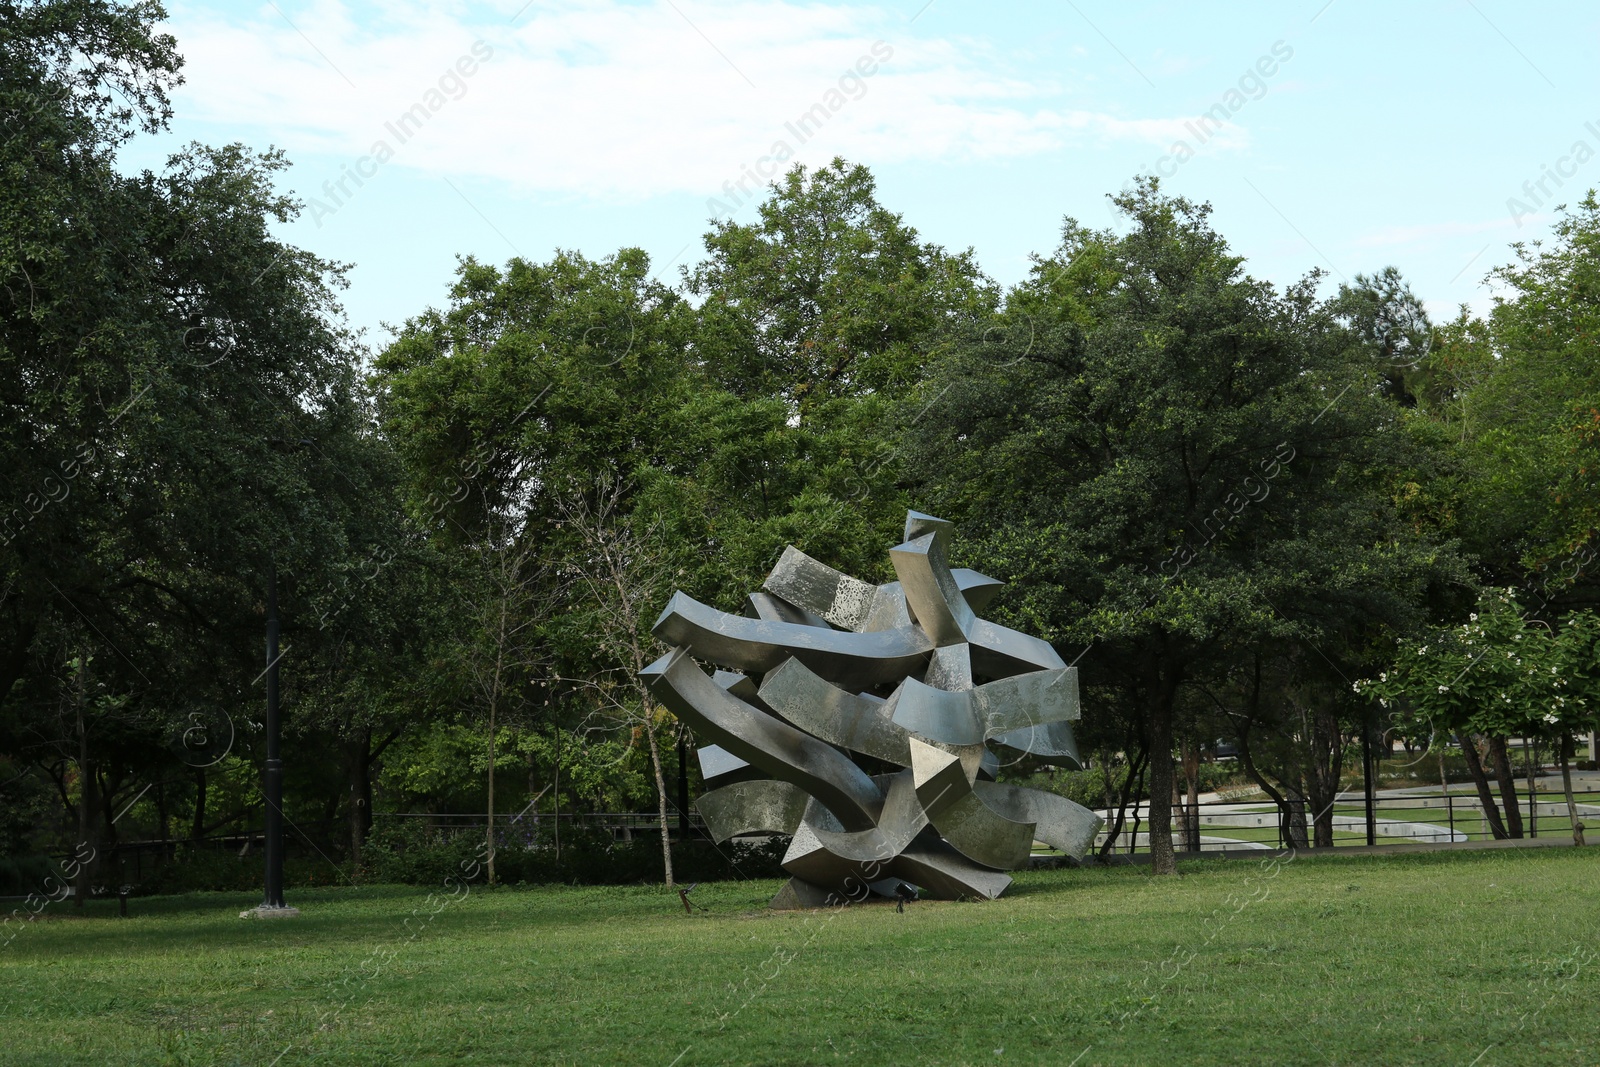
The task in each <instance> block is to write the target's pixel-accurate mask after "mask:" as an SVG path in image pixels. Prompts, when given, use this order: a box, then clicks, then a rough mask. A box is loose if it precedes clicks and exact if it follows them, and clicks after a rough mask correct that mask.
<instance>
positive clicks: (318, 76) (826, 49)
mask: <svg viewBox="0 0 1600 1067" xmlns="http://www.w3.org/2000/svg"><path fill="white" fill-rule="evenodd" d="M520 3H521V0H506V2H503V3H502V4H500V5H499V6H498V7H497V8H496V10H495V11H494V12H493V14H492V16H486V15H482V14H481V13H480V14H479V15H477V16H475V17H473V18H470V19H469V18H468V17H466V16H465V15H463V14H462V12H463V10H464V5H460V4H451V3H444V2H438V3H431V4H430V3H420V2H413V3H409V4H405V5H401V6H396V7H390V8H388V9H386V10H384V11H383V12H382V15H381V18H369V17H367V16H366V15H365V14H364V13H363V15H362V16H361V17H360V18H358V17H357V16H356V15H355V14H354V13H353V12H352V10H351V9H350V8H349V7H347V6H346V5H344V4H341V3H335V2H329V3H316V4H308V5H302V6H295V5H292V4H290V3H288V2H287V0H278V3H277V4H276V5H274V4H271V3H268V4H266V5H264V6H262V7H260V8H257V9H254V10H250V9H244V10H239V9H229V10H228V11H227V14H225V15H224V14H219V13H218V12H217V11H215V10H214V9H201V8H194V7H191V6H188V5H184V4H176V5H174V7H173V14H172V18H171V20H170V23H169V28H170V30H171V31H172V32H173V33H174V34H176V35H177V37H178V40H179V47H180V49H181V50H182V51H183V53H184V55H185V56H186V57H187V61H188V62H187V67H186V70H185V75H186V77H187V79H188V85H187V86H186V87H185V89H184V90H183V91H182V92H181V94H180V97H179V100H178V106H179V107H180V109H181V110H182V111H183V113H184V114H185V115H186V116H188V117H190V118H195V119H199V120H203V121H208V122H213V123H217V124H221V125H224V126H227V127H228V128H230V129H235V128H237V129H240V131H241V132H240V133H239V134H238V136H240V137H241V138H244V139H250V140H254V141H258V142H259V141H263V140H270V141H272V142H273V143H276V144H278V145H280V146H282V147H285V148H287V149H288V150H289V151H290V154H291V156H293V155H296V154H308V153H316V154H325V155H332V156H334V157H335V158H339V157H349V159H350V160H351V161H352V162H353V161H354V160H355V159H356V158H358V157H360V156H362V155H364V154H366V153H367V152H369V151H370V150H371V148H372V146H373V144H374V142H375V141H378V140H380V139H381V140H384V141H386V142H387V143H388V144H389V145H390V147H392V148H394V149H395V156H394V159H393V163H392V165H397V166H405V167H412V168H416V169H418V170H421V171H424V172H427V173H432V174H443V175H449V176H465V177H486V178H491V179H497V180H501V181H505V182H508V183H511V184H513V185H514V186H517V187H521V188H524V189H529V190H536V191H542V192H559V193H570V194H578V195H582V196H586V197H593V198H598V199H603V200H615V199H618V198H630V199H631V198H638V197H645V196H650V195H655V194H659V193H666V192H690V193H696V194H704V195H707V196H710V195H714V194H716V193H717V192H718V190H719V189H720V188H721V187H722V185H723V183H724V182H725V181H727V180H728V179H737V178H738V177H739V175H740V173H741V170H742V169H743V168H744V167H745V166H746V165H747V164H752V163H754V162H755V161H756V160H757V159H758V158H759V157H761V156H763V155H765V154H767V153H768V152H769V151H771V150H772V148H773V147H774V144H775V142H779V141H783V142H785V143H786V144H787V145H788V147H789V148H790V149H792V150H794V151H795V152H796V157H797V158H799V159H801V160H803V161H806V162H809V163H817V162H823V161H826V160H827V159H828V158H830V157H832V156H833V155H836V154H837V155H843V156H846V157H847V158H850V159H853V160H860V161H864V162H868V163H890V162H901V161H915V160H929V161H932V160H953V159H995V158H1004V157H1018V156H1030V155H1036V154H1039V153H1046V152H1051V151H1055V150H1057V149H1059V148H1062V147H1063V146H1067V145H1080V144H1090V143H1098V142H1104V141H1109V140H1117V141H1133V142H1138V143H1143V144H1147V145H1149V146H1150V147H1152V148H1156V149H1161V150H1165V148H1166V147H1167V145H1169V144H1170V143H1171V142H1173V141H1174V140H1176V139H1178V138H1180V137H1182V136H1184V130H1183V122H1184V120H1185V119H1186V118H1188V117H1189V116H1177V117H1170V118H1169V117H1157V118H1125V117H1119V116H1114V115H1110V114H1107V113H1104V112H1103V111H1097V110H1093V109H1091V108H1087V107H1071V106H1065V105H1066V103H1067V98H1068V96H1069V94H1068V93H1067V92H1066V91H1064V90H1063V89H1062V88H1061V87H1060V86H1058V85H1055V84H1052V83H1047V82H1041V81H1038V80H1036V79H1034V80H1030V79H1028V78H1024V77H1021V76H1019V75H1017V74H1015V73H1012V72H1008V71H1007V70H1005V69H1002V64H1003V61H1002V60H999V59H996V58H995V57H993V56H991V55H987V54H985V51H984V50H983V49H982V48H981V47H971V46H966V45H963V44H962V43H960V42H957V41H953V40H948V39H940V38H933V37H922V36H914V35H913V34H912V28H911V27H909V26H907V24H906V22H905V19H904V16H903V15H902V14H901V13H898V12H884V11H879V10H876V9H872V8H860V7H839V6H835V7H828V6H820V5H805V6H801V5H799V4H794V3H788V2H785V0H728V2H722V3H715V4H713V3H708V2H705V0H673V3H667V2H649V3H641V4H624V3H619V2H617V0H597V2H594V3H577V2H570V0H558V2H542V0H536V2H535V3H533V4H530V5H529V6H528V8H527V9H526V11H524V12H523V13H522V14H521V15H520V16H518V18H517V20H516V22H515V23H514V24H513V23H512V21H511V15H512V13H513V12H514V11H515V10H516V8H517V6H518V4H520ZM674 3H675V5H676V7H674ZM279 8H281V9H282V13H280V11H279ZM285 13H286V14H287V16H288V19H292V20H293V25H292V26H291V25H290V23H289V22H288V20H287V19H286V18H285V17H284V14H285ZM691 20H692V21H691ZM479 38H482V39H483V40H484V41H485V42H487V44H488V45H489V46H491V47H492V48H493V50H494V51H493V57H492V58H491V59H490V60H488V61H487V62H485V63H483V64H482V65H481V69H479V70H478V72H477V73H476V74H474V75H473V76H472V77H470V78H468V79H465V82H466V91H465V93H464V94H463V95H461V96H460V98H459V99H450V100H449V101H448V103H445V104H444V105H443V106H442V107H439V108H438V109H437V111H436V112H435V113H434V114H432V116H431V118H430V119H429V120H428V122H427V124H426V126H425V127H424V129H423V130H422V132H421V133H420V134H418V135H417V136H415V137H413V138H411V139H410V140H409V141H408V142H407V143H405V144H403V145H402V144H399V143H397V141H396V138H394V137H393V135H392V134H390V133H389V132H388V131H387V130H386V127H385V123H389V122H393V121H395V120H396V119H397V117H398V116H399V115H400V114H402V113H403V112H405V111H406V110H407V109H408V108H409V107H411V106H412V105H413V104H415V103H417V102H418V101H420V100H422V99H423V98H424V94H425V93H427V92H428V91H429V90H430V89H434V88H436V87H437V85H438V83H439V79H440V77H441V76H443V75H446V74H447V72H448V71H449V69H450V67H451V66H452V64H454V63H455V62H456V60H457V58H458V57H460V56H462V55H465V54H467V53H468V50H469V48H470V47H471V45H472V44H473V42H474V41H475V40H477V39H479ZM879 41H882V42H883V44H882V45H879V46H878V47H879V50H880V54H881V52H882V51H883V49H884V48H885V47H887V48H888V49H892V57H891V58H889V59H888V60H887V61H881V62H880V63H879V64H878V70H877V72H876V73H875V74H874V75H873V76H871V77H869V78H865V79H863V80H862V81H861V83H860V84H859V85H857V84H856V83H853V82H851V81H850V80H849V79H846V83H845V86H844V88H845V89H846V90H849V91H850V92H843V93H840V92H837V90H839V89H840V79H841V76H842V75H844V74H845V72H846V71H848V70H850V69H851V68H852V67H853V66H854V65H855V64H856V63H857V61H858V60H860V59H862V58H863V57H867V58H868V59H871V58H873V56H872V51H871V50H872V48H873V46H874V44H875V42H879ZM319 53H320V54H319ZM719 53H720V54H719ZM863 87H864V88H863ZM830 90H832V91H835V95H834V96H832V97H829V96H828V95H827V94H828V93H829V92H830ZM851 92H853V93H854V94H855V95H856V97H857V98H854V99H851V98H850V95H851ZM435 99H438V98H435ZM840 101H844V103H843V104H842V106H838V107H837V108H836V109H833V110H830V111H829V112H828V118H827V120H826V122H825V123H822V124H821V129H820V131H818V132H816V133H815V134H814V136H812V137H811V138H810V139H809V140H808V141H807V142H806V143H804V144H803V145H802V144H801V143H800V140H799V138H798V137H797V136H796V135H795V134H794V132H793V131H792V130H791V129H790V127H788V126H786V123H794V122H795V121H796V120H797V118H798V117H799V116H801V115H802V114H804V113H806V112H807V111H808V110H809V109H811V108H813V106H814V105H817V104H819V103H821V104H823V105H824V107H825V108H826V107H827V106H828V104H829V103H830V102H831V103H834V104H838V103H839V102H840ZM326 177H334V178H336V177H337V174H329V175H326ZM301 185H302V187H303V188H305V189H306V190H307V191H309V190H310V189H311V188H312V187H313V186H314V185H315V181H302V183H301Z"/></svg>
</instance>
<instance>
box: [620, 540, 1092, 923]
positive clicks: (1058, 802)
mask: <svg viewBox="0 0 1600 1067" xmlns="http://www.w3.org/2000/svg"><path fill="white" fill-rule="evenodd" d="M950 525H951V524H950V523H948V522H946V521H944V520H942V519H935V518H933V517H931V516H928V515H923V514H921V513H919V512H915V511H913V512H909V513H908V514H907V517H906V527H905V543H904V544H901V545H899V546H897V547H895V548H893V549H891V550H890V552H889V557H890V560H891V562H892V563H893V565H894V570H895V574H896V576H897V577H898V578H899V581H897V582H890V583H888V584H887V585H876V586H875V585H869V584H868V583H866V582H861V581H858V580H856V579H855V578H852V577H850V576H848V575H845V574H841V573H840V572H839V571H836V570H834V569H833V568H832V567H829V566H827V565H825V564H823V563H819V562H818V561H816V560H814V559H812V558H811V557H810V556H807V555H806V554H805V553H803V552H801V551H799V550H798V549H796V548H794V547H793V546H791V547H789V548H788V549H786V550H785V551H784V553H783V557H782V558H781V559H779V560H778V564H777V566H776V567H774V568H773V570H772V573H771V574H770V575H768V576H767V580H766V583H765V585H764V591H763V592H759V593H752V594H751V595H750V597H749V604H748V610H749V615H748V616H739V615H729V614H725V613H723V612H720V611H717V610H715V609H714V608H710V607H707V606H706V605H704V604H701V603H699V602H698V601H696V600H694V599H692V598H690V597H688V596H686V595H684V594H683V593H681V592H680V593H676V594H674V595H673V597H672V600H671V602H670V603H668V604H667V607H666V610H665V611H663V612H662V613H661V618H660V619H658V620H657V621H656V624H655V634H656V636H657V637H659V638H661V640H662V641H664V642H666V643H667V644H668V645H671V646H673V648H672V651H670V652H668V653H667V654H666V655H665V656H663V657H661V659H659V660H657V661H656V662H655V663H653V664H651V665H650V666H649V667H647V668H646V669H645V671H644V675H645V677H646V680H647V681H648V683H649V686H650V689H651V692H653V693H654V694H655V696H656V698H657V699H659V700H660V701H661V702H662V703H663V704H665V705H666V706H667V707H668V708H670V709H671V710H672V711H673V713H674V714H676V715H677V716H678V717H679V718H680V719H682V720H683V721H684V722H686V723H688V724H689V725H690V726H691V727H692V728H693V729H694V730H695V732H696V734H697V735H698V736H699V737H700V738H702V739H703V740H704V741H709V742H712V743H711V744H702V745H701V746H700V748H699V756H700V767H701V771H702V774H703V777H704V778H705V783H706V786H707V789H708V791H707V792H706V793H705V794H704V795H703V796H701V798H700V800H699V802H698V804H697V807H698V808H699V810H700V814H701V816H702V817H704V819H705V821H706V825H707V827H708V828H709V829H710V830H711V833H712V836H713V837H714V838H715V839H716V840H717V841H719V842H721V841H726V840H727V839H729V838H731V837H733V836H734V835H736V834H744V833H756V832H763V831H764V832H768V833H775V834H788V835H790V836H791V841H790V845H789V849H788V852H787V853H786V854H785V855H784V857H783V868H784V870H785V871H787V872H788V873H789V874H790V875H791V876H792V877H791V879H790V881H789V884H788V885H787V886H785V887H784V889H783V890H782V891H780V892H779V894H778V895H777V897H775V898H774V899H773V902H772V905H773V907H809V906H816V905H821V904H825V903H844V902H846V901H849V900H860V899H863V898H864V897H866V896H867V895H868V894H869V893H876V894H878V895H880V896H884V897H888V898H890V899H904V898H905V897H906V896H907V895H908V894H909V892H910V890H909V888H908V884H909V886H914V887H916V888H917V889H918V890H920V891H921V893H922V894H923V895H925V896H931V897H938V898H943V899H956V898H964V897H980V898H984V899H993V898H994V897H997V896H999V895H1000V894H1001V893H1002V892H1004V891H1005V889H1006V887H1007V886H1008V885H1010V884H1011V878H1010V877H1009V876H1008V875H1006V874H1003V873H1001V872H1003V871H1007V870H1015V869H1016V868H1018V867H1021V866H1022V865H1024V864H1026V863H1027V862H1028V861H1029V857H1030V856H1031V854H1032V850H1033V845H1034V842H1035V841H1042V842H1044V843H1045V844H1047V845H1049V846H1051V847H1053V848H1056V849H1059V850H1061V851H1062V852H1064V853H1066V854H1067V855H1069V856H1073V857H1079V856H1082V855H1083V853H1084V851H1085V850H1086V849H1087V848H1088V847H1089V845H1090V844H1091V843H1092V842H1093V841H1094V837H1095V834H1096V833H1097V832H1098V831H1099V829H1100V824H1101V821H1102V820H1101V819H1100V818H1099V816H1097V815H1095V814H1094V813H1093V812H1091V811H1089V810H1088V809H1087V808H1084V807H1082V806H1081V805H1078V804H1075V803H1073V802H1072V801H1070V800H1067V799H1065V798H1064V797H1059V796H1056V795H1054V794H1052V793H1043V792H1040V791H1038V790H1034V789H1024V788H1021V787H1017V786H1010V785H1002V784H1000V783H999V782H996V781H995V776H996V772H997V771H998V769H999V767H1000V760H999V757H998V756H997V755H996V754H995V753H994V752H992V751H991V750H990V748H989V745H990V743H993V744H994V745H995V746H997V747H999V748H1001V749H1004V750H1007V751H1010V752H1013V753H1017V754H1025V755H1030V756H1033V757H1036V758H1038V759H1040V760H1043V761H1045V762H1048V763H1054V764H1060V765H1063V766H1066V767H1072V768H1076V767H1078V766H1079V763H1078V752H1077V746H1076V744H1075V743H1074V741H1073V737H1072V726H1071V723H1072V721H1073V720H1075V719H1077V718H1078V717H1079V709H1078V676H1077V669H1076V668H1074V667H1068V666H1066V665H1065V664H1064V663H1063V662H1062V661H1061V657H1060V656H1058V655H1056V652H1055V650H1054V649H1053V648H1051V646H1050V644H1049V643H1048V642H1046V641H1041V640H1039V639H1038V638H1035V637H1029V636H1028V635H1027V634H1022V633H1018V632H1017V631H1015V630H1008V629H1006V628H1005V627H1003V626H997V625H995V624H994V623H991V622H988V621H986V620H984V619H981V618H979V617H978V614H977V613H978V612H979V611H980V610H982V609H983V608H984V606H985V605H987V604H988V602H989V601H990V600H991V599H992V598H993V597H994V595H995V594H996V593H997V592H998V591H999V590H1000V588H1001V583H999V582H997V581H995V580H994V579H992V578H986V577H984V576H983V575H981V574H978V573H976V572H975V571H970V570H960V569H958V570H952V569H951V568H950V566H949V565H948V563H947V561H946V552H947V550H948V542H949V537H950ZM696 659H699V660H705V661H708V662H710V663H712V664H715V665H717V666H718V667H722V668H725V669H723V670H718V671H716V672H715V673H714V674H710V675H708V674H706V673H705V672H704V671H703V670H702V669H701V668H700V667H699V666H698V665H697V664H696V663H695V660H696ZM863 764H865V765H866V766H865V767H864V766H863ZM874 770H875V771H878V772H880V773H869V771H874ZM885 772H886V773H885Z"/></svg>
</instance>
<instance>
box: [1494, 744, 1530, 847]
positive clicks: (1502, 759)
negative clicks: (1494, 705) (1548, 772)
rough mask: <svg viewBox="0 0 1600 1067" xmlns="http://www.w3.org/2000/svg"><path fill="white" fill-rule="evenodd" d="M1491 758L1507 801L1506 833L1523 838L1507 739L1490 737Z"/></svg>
mask: <svg viewBox="0 0 1600 1067" xmlns="http://www.w3.org/2000/svg"><path fill="white" fill-rule="evenodd" d="M1489 758H1490V759H1491V760H1493V761H1494V776H1495V780H1496V781H1498V782H1499V783H1500V797H1501V799H1503V800H1504V801H1505V813H1506V831H1507V832H1508V833H1510V835H1511V836H1512V837H1521V836H1522V811H1521V810H1520V808H1519V807H1518V804H1517V782H1516V779H1515V778H1513V777H1512V775H1511V757H1509V756H1508V755H1506V739H1505V738H1503V737H1495V736H1494V735H1492V734H1491V735H1490V736H1489Z"/></svg>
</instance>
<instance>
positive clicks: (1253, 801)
mask: <svg viewBox="0 0 1600 1067" xmlns="http://www.w3.org/2000/svg"><path fill="white" fill-rule="evenodd" d="M1494 799H1495V803H1496V805H1497V806H1499V807H1501V819H1502V823H1503V824H1505V823H1506V822H1508V820H1507V819H1506V813H1505V811H1504V808H1503V805H1502V804H1501V799H1500V796H1499V792H1498V790H1496V792H1495V795H1494ZM1574 800H1575V802H1576V808H1577V814H1578V819H1579V821H1580V822H1585V823H1587V824H1588V825H1589V826H1591V827H1594V828H1595V831H1596V833H1600V792H1597V791H1592V790H1591V791H1586V792H1582V793H1575V794H1574ZM1297 809H1298V810H1297ZM1517 813H1518V815H1519V816H1520V818H1521V822H1522V832H1523V836H1525V837H1541V836H1561V837H1565V838H1570V837H1571V834H1572V822H1571V817H1570V816H1569V814H1568V811H1567V804H1566V799H1565V797H1564V796H1563V794H1562V793H1561V792H1560V791H1559V790H1558V791H1555V792H1546V791H1544V790H1543V789H1541V790H1540V791H1539V792H1538V793H1537V794H1533V795H1530V794H1529V793H1528V792H1527V790H1526V788H1524V789H1523V790H1522V791H1520V792H1519V794H1518V799H1517ZM1101 814H1102V815H1105V816H1106V817H1107V819H1106V823H1107V824H1106V826H1105V827H1104V828H1103V829H1102V831H1101V833H1100V836H1099V838H1098V839H1097V840H1096V847H1101V846H1103V845H1104V844H1105V841H1106V840H1107V838H1108V837H1109V836H1110V833H1111V830H1112V825H1111V824H1112V823H1113V822H1114V819H1115V814H1116V813H1115V811H1110V812H1102V813H1101ZM1192 814H1193V816H1194V817H1195V821H1197V822H1198V823H1199V832H1200V850H1201V851H1202V852H1205V851H1216V850H1234V849H1241V850H1248V849H1275V848H1280V847H1283V846H1284V845H1286V844H1287V843H1288V842H1289V841H1290V839H1291V835H1290V832H1289V831H1290V826H1291V824H1292V823H1293V822H1296V821H1300V820H1302V819H1303V822H1304V826H1305V828H1306V840H1307V843H1314V842H1315V835H1314V829H1313V827H1314V824H1315V821H1316V820H1315V814H1316V813H1315V812H1314V811H1313V810H1312V809H1311V807H1310V805H1309V804H1305V803H1297V802H1294V801H1291V802H1290V803H1289V805H1287V806H1286V807H1280V806H1278V805H1277V804H1276V803H1274V802H1273V801H1272V800H1271V799H1263V798H1261V797H1260V795H1259V794H1257V795H1255V796H1239V797H1234V798H1231V799H1221V800H1214V801H1202V802H1201V803H1199V804H1197V805H1195V808H1194V811H1193V813H1192ZM1331 814H1332V820H1333V844H1334V847H1336V848H1337V847H1341V846H1353V845H1366V844H1368V843H1369V837H1368V822H1367V811H1366V800H1365V797H1364V796H1363V795H1362V794H1360V793H1341V794H1340V795H1339V798H1338V799H1337V800H1336V801H1335V802H1334V804H1333V808H1332V813H1331ZM1372 817H1373V826H1372V831H1373V832H1372V835H1371V843H1373V844H1377V845H1399V844H1436V845H1438V844H1460V843H1463V842H1467V841H1483V840H1491V839H1493V838H1494V831H1493V829H1492V828H1491V825H1490V822H1489V820H1488V818H1487V817H1486V816H1485V814H1484V810H1483V805H1482V804H1481V803H1480V801H1479V799H1478V795H1477V792H1476V790H1471V791H1470V792H1466V791H1462V790H1461V789H1460V788H1459V787H1452V789H1451V790H1450V791H1449V792H1448V793H1447V792H1444V791H1442V790H1439V789H1434V790H1431V791H1424V790H1417V791H1415V792H1410V793H1408V794H1406V795H1404V796H1395V795H1393V794H1392V793H1391V794H1388V795H1383V796H1378V797H1376V798H1375V799H1374V801H1373V810H1372ZM1187 821H1188V818H1187V813H1186V812H1185V811H1183V810H1182V809H1181V808H1180V807H1178V806H1176V805H1175V806H1174V809H1173V818H1172V832H1173V844H1174V847H1176V848H1178V849H1180V850H1183V849H1185V848H1186V847H1187V844H1188V835H1187V833H1186V829H1187V827H1186V823H1187ZM1149 827H1150V823H1149V805H1148V803H1142V804H1140V805H1139V806H1138V808H1137V809H1135V808H1134V807H1132V806H1130V807H1129V809H1128V811H1127V813H1126V816H1125V820H1124V823H1123V825H1122V827H1121V830H1120V832H1118V833H1117V835H1116V839H1115V841H1114V843H1113V851H1115V852H1118V853H1135V852H1144V851H1148V848H1149Z"/></svg>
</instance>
